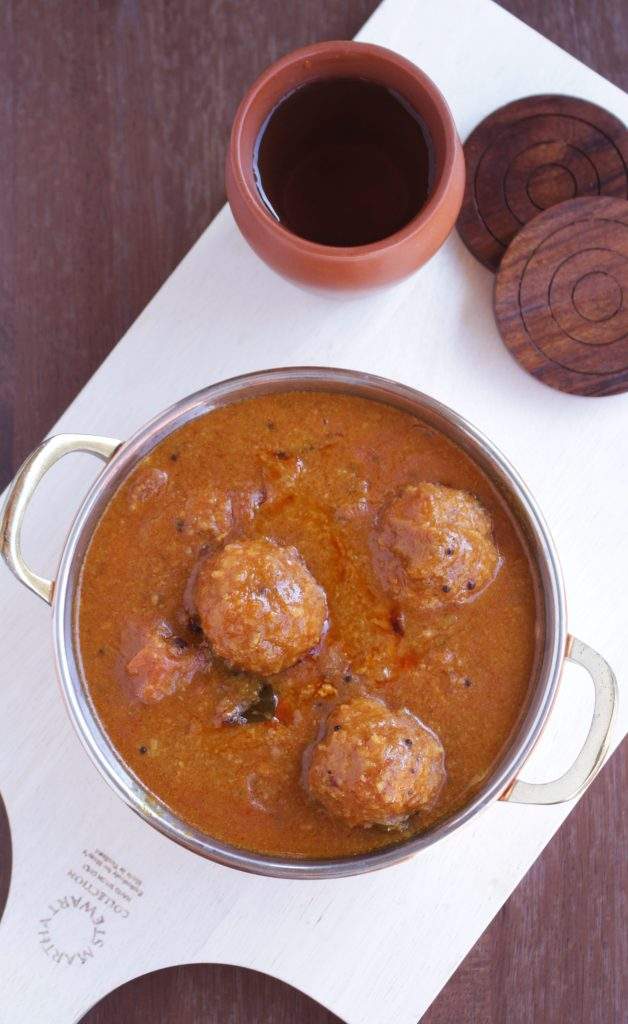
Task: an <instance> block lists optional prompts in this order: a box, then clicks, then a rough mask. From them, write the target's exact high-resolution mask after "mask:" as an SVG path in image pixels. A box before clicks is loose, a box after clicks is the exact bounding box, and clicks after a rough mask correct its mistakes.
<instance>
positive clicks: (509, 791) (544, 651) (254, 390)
mask: <svg viewBox="0 0 628 1024" xmlns="http://www.w3.org/2000/svg"><path fill="white" fill-rule="evenodd" d="M290 390H313V391H328V392H329V391H332V392H343V393H347V394H354V395H361V396H363V397H365V398H370V399H375V400H377V401H380V402H386V403H388V404H389V405H392V406H395V407H396V408H398V409H402V410H404V411H406V412H410V413H414V414H415V415H417V416H419V417H420V418H421V419H422V420H424V421H426V422H427V423H429V424H431V425H432V426H434V427H435V428H437V429H438V430H440V431H441V432H442V433H444V434H446V435H447V436H448V437H450V438H451V439H452V440H454V441H455V442H456V443H457V444H458V445H460V446H461V447H462V448H463V449H464V450H465V451H466V452H467V453H468V454H469V455H470V456H471V457H472V458H473V459H474V460H475V461H476V463H478V464H479V465H480V466H481V467H482V469H483V470H484V471H485V473H486V474H487V475H488V476H489V477H490V479H491V480H492V481H493V483H494V484H495V486H496V487H497V488H498V490H499V491H500V492H501V494H502V495H503V496H504V497H505V498H506V500H507V502H508V504H509V506H510V508H511V509H512V511H513V512H514V514H515V515H516V517H517V518H518V520H519V522H520V524H521V527H522V529H523V531H524V533H525V535H526V537H527V541H528V544H529V546H530V550H531V552H532V556H533V558H534V560H535V563H536V567H537V572H538V580H539V589H540V605H541V613H540V617H539V622H538V630H539V657H538V663H537V668H536V673H535V679H534V680H533V681H532V686H531V689H530V698H529V702H528V706H527V707H526V708H525V709H524V711H523V714H522V718H521V721H520V725H519V728H518V729H517V731H516V735H515V736H514V737H513V739H512V741H511V743H510V745H509V747H508V749H507V750H506V751H505V752H504V754H503V756H502V758H501V760H500V762H499V763H498V764H497V765H496V767H495V770H494V771H493V773H492V775H491V776H490V778H489V779H488V780H487V782H486V784H485V785H484V786H483V788H482V790H481V791H480V792H479V793H478V794H477V795H476V796H475V797H474V798H473V799H472V800H471V801H470V802H469V803H468V804H467V806H466V807H464V808H463V809H462V810H460V811H458V812H457V813H456V814H454V815H452V816H451V817H450V818H448V819H447V820H446V821H444V822H442V823H441V824H439V825H437V826H436V827H434V828H433V829H431V830H430V831H428V832H426V833H424V834H421V835H416V836H413V837H411V838H409V839H406V840H404V841H402V842H400V843H398V844H397V845H394V846H390V847H388V848H386V849H383V850H377V851H375V852H373V853H370V854H364V855H358V856H352V857H344V858H335V859H330V860H302V859H298V858H284V857H273V856H266V855H263V854H258V853H252V852H249V851H247V850H243V849H239V848H236V847H233V846H229V845H228V844H226V843H222V842H219V841H218V840H216V839H212V837H211V836H208V835H206V834H204V833H203V832H200V831H199V830H198V829H195V828H192V827H191V826H190V825H188V824H186V822H185V821H183V820H182V819H181V818H179V817H178V816H177V815H176V814H174V813H173V812H172V811H171V810H170V809H169V808H168V807H166V806H165V805H164V804H163V803H162V802H161V801H160V800H159V798H158V797H157V796H156V795H155V794H154V793H151V792H150V791H148V790H147V789H146V788H145V787H144V786H143V785H142V783H141V782H140V780H139V779H138V778H137V777H136V776H135V775H134V774H133V773H132V772H131V771H130V769H129V768H128V766H127V765H126V764H125V763H124V762H123V761H122V759H121V758H120V756H119V754H118V753H117V751H116V749H115V748H114V746H113V745H112V743H111V741H110V740H109V738H108V736H107V734H106V732H105V731H104V729H103V727H102V724H101V722H100V720H99V718H98V715H97V714H96V711H95V709H94V707H93V705H92V703H91V700H90V697H89V692H88V690H87V688H86V686H85V682H84V680H83V679H82V678H81V673H80V671H79V664H78V656H77V650H76V637H75V628H74V627H75V603H76V593H77V584H78V579H79V573H80V569H81V565H82V563H83V558H84V556H85V552H86V550H87V547H88V545H89V541H90V539H91V536H92V534H93V531H94V528H95V526H96V523H97V522H98V520H99V518H100V516H101V515H102V513H103V511H104V509H105V507H106V505H107V503H108V502H109V500H110V498H111V497H112V496H113V494H114V493H115V491H116V490H117V488H118V487H119V485H120V484H121V483H122V481H123V480H124V479H125V477H126V476H127V474H128V473H129V472H130V471H131V470H132V469H133V467H134V466H135V465H136V463H137V462H138V461H139V460H140V459H142V458H143V457H144V456H145V455H146V454H147V453H148V452H149V451H151V449H152V448H154V447H155V445H156V444H158V443H159V442H160V441H161V440H163V438H164V437H167V436H168V435H169V434H171V433H172V432H173V431H174V430H176V429H177V428H178V427H180V426H182V424H184V423H186V422H187V421H188V420H191V419H194V418H195V417H196V416H201V415H203V413H206V412H208V411H209V410H210V409H215V408H217V407H218V406H222V405H226V404H229V403H232V402H235V401H240V400H241V399H244V398H251V397H253V396H255V395H263V394H269V393H272V392H277V391H290ZM75 451H85V452H91V453H93V454H94V455H97V456H98V457H99V458H101V459H103V461H104V462H105V463H106V465H105V468H104V469H103V471H102V472H101V473H100V475H99V476H98V477H97V479H96V481H95V482H94V484H93V485H92V487H91V488H90V490H89V492H88V494H87V496H86V497H85V499H84V500H83V502H82V504H81V506H80V508H79V510H78V513H77V515H76V517H75V519H74V522H73V524H72V527H71V529H70V532H69V535H68V538H67V541H66V543H65V547H64V549H63V553H62V555H61V561H60V564H59V569H58V573H57V579H56V580H55V581H54V582H52V581H50V580H46V579H44V578H43V577H41V576H38V575H37V574H36V573H34V572H32V570H31V569H29V568H28V566H27V565H26V563H25V562H24V560H23V558H22V556H21V552H20V532H21V525H22V521H23V517H24V514H25V512H26V509H27V506H28V503H29V500H30V498H31V496H32V494H33V492H34V490H35V488H36V487H37V484H38V483H39V481H40V480H41V478H42V477H43V475H44V474H45V473H46V472H47V470H48V469H49V468H50V467H51V466H52V465H53V464H54V463H55V462H57V460H58V459H60V458H61V457H62V456H63V455H66V454H68V453H69V452H75ZM1 527H2V554H3V557H4V559H5V561H6V562H7V564H8V566H9V568H10V569H11V570H12V571H13V573H14V574H15V575H16V576H17V578H18V579H19V580H21V582H22V583H24V584H25V585H26V586H27V587H29V588H30V589H31V590H33V591H34V592H35V593H36V594H38V595H39V596H40V597H41V598H43V599H44V600H45V601H47V602H49V603H50V604H52V609H53V632H54V648H55V658H56V665H57V672H58V675H59V680H60V683H61V688H62V691H63V695H64V698H65V702H66V705H67V709H68V712H69V714H70V718H71V719H72V722H73V724H74V727H75V729H76V731H77V732H78V734H79V737H80V739H81V741H82V743H83V746H84V747H85V749H86V750H87V752H88V754H89V756H90V757H91V759H92V761H93V762H94V764H95V765H96V767H97V768H98V769H99V771H100V772H101V774H102V775H103V776H104V777H105V779H106V780H107V782H108V783H109V785H110V786H111V787H112V788H113V789H114V790H115V791H116V792H117V793H118V794H119V795H120V796H121V797H122V799H123V800H125V801H126V803H127V804H128V805H129V806H130V807H131V808H132V809H133V810H134V811H136V812H137V813H138V814H139V815H140V816H141V817H142V818H144V820H145V821H147V822H148V823H149V824H150V825H152V826H153V827H154V828H157V829H159V831H160V832H162V833H163V834H164V835H166V836H168V837H169V838H170V839H174V840H175V841H176V842H178V843H180V844H181V845H183V846H185V847H187V848H188V849H190V850H193V851H194V852H195V853H199V854H201V855H202V856H203V857H207V858H209V859H210V860H214V861H218V862H219V863H221V864H226V865H229V866H231V867H235V868H240V869H242V870H245V871H251V872H255V873H257V874H261V875H275V876H281V877H285V878H328V877H339V876H343V875H351V874H358V873H360V872H364V871H371V870H374V869H375V868H382V867H386V866H387V865H389V864H394V863H395V862H397V861H399V860H402V859H404V858H406V857H408V856H410V855H411V854H414V853H416V852H418V851H419V850H423V849H425V847H427V846H431V845H432V844H433V843H436V842H438V840H439V839H442V838H443V836H446V835H448V834H449V833H450V832H453V831H454V830H455V829H458V828H460V827H461V826H462V825H463V824H464V823H465V822H467V821H469V820H470V819H471V818H473V817H474V816H475V815H476V814H478V813H479V812H480V811H481V810H482V808H484V807H486V806H487V805H488V804H489V803H491V802H492V801H493V800H497V799H502V800H509V801H514V802H518V803H537V804H544V803H558V802H561V801H563V800H569V799H571V798H572V797H574V796H576V795H577V794H578V793H579V792H580V791H581V790H582V789H583V788H584V787H585V786H586V785H587V784H588V783H589V782H590V781H591V780H592V778H593V777H594V776H595V774H596V773H597V771H598V770H599V768H600V766H601V764H602V762H603V759H604V754H605V751H606V748H607V744H608V736H609V732H610V729H611V725H612V719H613V714H614V708H615V703H616V695H617V688H616V687H617V684H616V681H615V677H614V675H613V673H612V671H611V669H610V668H609V666H608V665H607V664H606V662H605V661H604V660H603V659H602V658H601V657H600V655H599V654H596V652H595V651H593V650H592V649H591V648H590V647H587V646H586V645H585V644H583V643H582V642H581V641H579V640H575V639H574V638H572V637H570V636H568V634H567V625H566V615H565V595H564V589H563V582H562V577H561V572H560V567H559V563H558V558H557V555H556V550H555V548H554V544H553V541H552V539H551V537H550V534H549V532H548V529H547V526H546V524H545V521H544V519H543V517H542V515H541V513H540V511H539V509H538V507H537V505H536V503H535V501H534V499H533V498H532V496H531V494H530V493H529V491H528V490H527V488H526V486H525V484H524V483H523V481H522V480H521V478H520V477H519V475H518V473H517V472H516V470H515V469H513V467H512V466H511V465H510V464H509V462H508V461H507V460H506V459H505V458H504V456H503V455H502V454H501V452H499V451H498V450H497V449H496V448H495V447H494V445H492V444H491V442H490V441H489V440H487V438H486V437H484V436H483V435H482V434H481V433H480V431H478V430H476V429H475V427H472V426H471V425H470V424H469V423H467V422H466V420H464V419H463V418H462V417H461V416H458V415H457V413H455V412H452V411H451V410H450V409H448V408H447V407H446V406H444V405H441V404H440V403H439V402H436V401H434V399H432V398H429V397H428V396H427V395H423V394H421V393H420V392H418V391H414V390H413V389H412V388H408V387H405V386H404V385H402V384H397V383H395V382H394V381H390V380H384V379H383V378H381V377H374V376H371V375H370V374H366V373H358V372H355V371H351V370H337V369H323V368H315V367H303V368H294V369H279V370H268V371H264V372H261V373H253V374H248V375H246V376H243V377H235V378H233V379H232V380H228V381H224V382H222V383H219V384H214V385H212V386H211V387H208V388H205V389H204V390H203V391H199V392H197V393H196V394H195V395H191V396H190V397H189V398H185V399H183V401H181V402H178V403H177V404H176V405H173V406H171V408H169V409H166V411H165V412H163V413H161V414H160V415H159V416H157V417H156V418H155V419H153V420H152V421H151V422H150V423H148V424H147V425H146V426H144V427H142V428H141V429H140V430H139V431H138V432H137V433H136V434H134V436H133V437H131V438H130V439H129V440H128V441H125V442H120V441H117V440H113V439H111V438H106V437H93V436H89V435H75V434H60V435H57V436H54V437H51V438H48V439H47V440H46V441H44V442H43V444H41V445H40V446H39V448H37V449H36V450H35V451H34V452H33V454H32V455H31V456H30V457H29V458H28V459H27V460H26V462H25V463H24V465H23V466H22V468H21V469H20V471H19V472H18V474H17V476H16V477H15V480H14V481H13V484H12V486H11V488H10V490H9V496H8V500H7V503H6V506H5V508H4V512H3V516H2V521H1ZM566 658H570V659H571V660H573V661H577V662H578V663H580V664H581V665H583V666H584V667H585V668H586V669H587V671H588V672H589V675H590V677H591V679H592V682H593V685H594V688H595V710H594V714H593V720H592V723H591V728H590V730H589V734H588V736H587V739H586V740H585V743H584V746H583V747H582V750H581V751H580V754H579V755H578V757H577V759H576V761H575V762H574V764H573V765H572V766H571V768H570V769H569V770H568V771H567V772H566V773H565V774H564V775H562V776H561V777H560V778H559V779H556V780H555V781H553V782H548V783H543V784H531V783H526V782H521V781H518V780H517V775H518V773H519V771H520V769H521V766H522V765H523V764H524V762H525V760H526V758H527V757H528V755H529V754H530V751H531V750H532V748H533V747H534V744H535V743H536V741H537V739H538V737H539V735H540V733H541V730H542V729H543V726H544V724H545V721H546V719H547V717H548V715H549V713H550V710H551V707H552V703H553V701H554V697H555V695H556V691H557V688H558V685H559V681H560V675H561V670H562V666H563V663H564V661H565V659H566Z"/></svg>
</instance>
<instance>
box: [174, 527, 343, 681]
mask: <svg viewBox="0 0 628 1024" xmlns="http://www.w3.org/2000/svg"><path fill="white" fill-rule="evenodd" d="M194 602H195V605H196V611H197V613H198V616H199V619H200V623H201V626H202V628H203V632H204V633H205V635H206V637H207V639H208V640H209V642H210V644H211V646H212V648H213V650H214V652H215V653H216V654H217V655H218V656H219V657H221V658H224V660H225V661H227V662H228V663H229V664H230V665H232V666H233V667H235V668H238V669H243V670H245V671H248V672H256V673H259V674H260V675H272V674H273V673H275V672H280V671H281V670H282V669H285V668H288V667H289V666H290V665H293V664H294V663H295V662H296V661H298V660H299V658H301V657H302V656H303V655H304V654H306V653H307V651H309V650H310V649H311V648H312V647H314V646H315V645H316V644H317V643H318V641H319V639H320V637H321V634H322V632H323V629H324V628H325V624H326V621H327V599H326V597H325V592H324V590H323V589H322V587H320V586H319V584H318V583H317V582H316V580H315V579H314V577H313V576H312V574H311V572H310V571H309V569H308V568H307V566H306V565H305V563H304V561H303V560H302V558H301V557H300V555H299V553H298V551H297V550H296V548H292V547H281V546H280V545H279V544H276V543H274V541H272V540H267V539H265V538H260V539H255V540H243V541H234V542H233V543H231V544H227V545H225V547H223V548H222V549H221V550H220V551H218V552H217V553H216V554H215V555H213V556H212V557H210V558H208V559H207V560H206V561H205V562H203V563H202V565H201V567H200V569H199V572H198V575H197V577H196V582H195V585H194Z"/></svg>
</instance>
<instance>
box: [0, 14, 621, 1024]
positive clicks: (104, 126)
mask: <svg viewBox="0 0 628 1024" xmlns="http://www.w3.org/2000/svg"><path fill="white" fill-rule="evenodd" d="M502 5H503V6H504V7H506V8H507V9H508V10H510V11H511V12H513V13H514V14H516V15H518V16H519V17H521V18H522V19H523V20H524V21H526V22H528V23H529V24H530V25H532V26H533V27H534V28H536V29H538V30H539V31H541V32H543V33H544V34H545V35H547V36H549V37H550V38H551V39H553V40H554V41H555V42H557V43H558V44H559V45H560V46H563V47H564V48H565V49H567V50H569V51H570V52H571V53H573V54H575V55H576V56H577V57H579V58H580V59H581V60H583V61H585V62H586V63H587V64H589V65H590V66H591V67H593V68H595V69H596V70H597V71H599V72H600V73H601V74H603V75H606V76H607V77H608V78H609V79H611V80H612V81H614V82H616V83H617V84H618V85H621V86H623V87H626V86H628V55H627V52H626V40H627V39H628V4H626V3H625V0H555V2H553V3H546V2H545V0H502ZM375 6H376V4H375V0H345V2H342V3H341V2H339V0H316V2H313V0H304V2H297V3H294V4H292V3H286V0H257V2H256V0H213V2H208V0H178V2H176V3H170V2H167V0H146V2H142V0H80V2H78V3H77V2H72V0H65V2H58V3H49V2H45V0H4V3H2V4H0V474H1V481H0V483H1V484H2V485H4V484H6V482H7V481H8V480H9V479H10V477H11V475H12V473H13V472H14V470H15V469H16V468H17V466H18V465H19V463H20V461H21V459H22V458H23V457H24V456H25V455H26V453H27V452H28V451H29V450H30V449H31V448H32V447H33V446H34V445H35V444H36V443H37V442H38V441H39V440H40V438H41V437H42V435H43V434H44V433H46V431H47V430H48V429H49V428H50V426H51V425H52V423H53V422H54V420H55V419H56V418H57V416H59V414H60V413H61V412H62V411H63V409H64V408H65V407H66V406H67V404H68V403H69V402H70V401H71V400H72V398H73V397H74V396H75V394H76V393H77V391H78V390H79V389H80V388H81V387H82V385H83V384H84V383H85V381H86V380H87V379H88V377H89V376H90V375H91V373H92V372H93V371H94V370H95V369H96V367H97V366H98V364H99V363H100V362H101V360H102V359H103V358H104V357H105V356H106V355H107V353H108V352H109V350H110V349H111V348H112V346H113V345H115V343H116V342H117V341H118V339H119V338H120V337H121V335H122V334H123V333H124V331H125V330H126V329H127V327H128V326H129V325H130V324H131V323H132V322H133V321H134V320H135V318H136V317H137V315H138V314H139V313H140V311H141V310H142V309H143V307H144V306H145V305H146V303H147V302H148V300H149V299H150V298H151V296H152V295H153V294H154V292H155V291H156V290H157V288H159V286H160V285H161V283H162V282H163V281H164V280H165V279H166V278H167V277H168V275H169V274H170V273H171V271H172V270H173V269H174V267H175V266H176V265H177V263H178V262H179V260H180V259H181V257H182V256H183V255H184V254H185V253H186V252H187V250H188V249H189V248H190V246H191V244H192V243H193V242H194V241H195V239H196V238H197V237H198V235H199V234H200V233H201V231H203V229H204V228H205V227H206V226H207V224H208V223H209V222H210V220H211V219H212V217H213V216H214V214H215V213H216V212H217V210H218V209H219V208H220V206H221V204H222V203H223V200H224V191H223V173H222V167H223V158H224V151H225V145H226V141H227V136H228V131H229V125H230V122H231V119H232V117H233V114H234V111H235V108H236V105H237V103H238V99H239V98H240V96H241V95H242V93H243V92H244V90H245V88H246V86H247V85H248V84H249V83H250V82H251V81H252V79H253V78H254V77H255V75H257V73H258V72H259V71H260V70H261V69H262V68H263V67H264V66H265V65H267V64H268V63H270V61H272V60H274V59H275V58H276V57H278V56H279V55H280V54H282V53H285V52H287V51H288V50H291V49H293V48H294V47H295V46H299V45H302V44H303V43H306V42H311V41H313V40H317V39H329V38H345V37H350V36H352V35H353V34H354V33H355V32H356V31H357V30H358V28H359V27H360V25H361V24H362V22H363V21H364V20H365V19H366V17H367V16H368V15H369V14H370V13H371V11H372V10H373V9H374V7H375ZM173 358H176V355H174V356H173ZM627 765H628V758H626V746H625V745H624V748H623V751H622V752H620V753H617V754H616V755H615V756H614V757H613V759H612V760H611V762H610V764H609V765H608V766H607V767H606V769H605V770H604V772H603V773H602V775H601V777H600V778H599V779H598V780H597V781H596V782H595V783H594V785H593V786H592V787H591V788H590V790H589V791H588V793H587V794H586V795H585V797H584V798H583V799H582V801H581V802H580V804H579V805H578V808H577V809H576V810H575V811H574V813H573V814H572V815H571V816H570V817H569V819H568V820H567V823H566V824H565V825H564V826H563V828H562V829H561V830H560V832H559V833H558V835H557V836H556V838H555V839H554V840H553V842H552V843H550V845H549V846H548V848H547V849H546V851H545V853H544V854H543V855H542V857H541V858H540V859H539V860H538V861H537V863H536V864H535V865H534V867H533V868H532V870H531V871H530V872H529V874H528V875H527V877H526V879H525V880H524V882H523V883H522V884H521V885H520V887H519V888H518V890H517V891H516V893H515V894H514V895H513V896H512V897H511V899H510V900H509V901H508V903H507V904H506V905H505V906H504V907H503V909H502V910H501V911H500V912H499V914H498V915H497V917H496V918H495V920H494V921H493V923H492V924H491V926H490V927H489V928H488V929H487V931H486V932H485V933H484V935H483V936H482V938H481V939H480V941H479V942H478V944H477V945H476V946H475V948H474V949H473V950H472V951H471V952H470V953H469V955H468V956H467V958H466V960H465V961H464V963H463V964H462V965H461V966H460V968H459V969H458V971H457V972H456V974H455V975H454V977H453V978H452V980H451V981H450V982H449V984H448V985H447V986H446V988H445V989H444V990H443V992H442V993H441V995H440V996H439V997H438V999H437V1000H436V1002H435V1003H434V1004H433V1006H432V1007H431V1009H430V1010H429V1011H428V1013H427V1014H426V1015H425V1016H424V1018H423V1024H506V1022H507V1024H563V1022H569V1024H619V1022H620V1021H621V1020H622V1019H625V1018H623V1017H622V1014H623V1013H624V1012H625V1008H626V1006H627V1005H628V985H627V979H626V964H628V950H627V948H626V930H625V921H626V892H627V889H628V885H627V881H628V880H627V877H626V861H627V857H626V842H625V841H626V804H625V799H624V797H623V794H624V793H625V792H626V788H627V784H628V778H627V772H626V767H627ZM0 786H1V780H0ZM1 818H2V815H0V819H1ZM0 864H1V866H2V869H3V870H2V872H0V874H1V880H0V907H1V906H3V905H4V896H5V893H6V887H7V884H8V878H9V875H10V842H9V839H8V829H7V826H6V822H3V821H0ZM3 887H4V888H3ZM420 969H421V968H420V957H419V956H417V971H419V970H420ZM40 1019H41V1021H42V1024H43V1022H44V1021H45V1019H46V1016H45V1011H42V1017H41V1018H40ZM146 1020H150V1021H159V1022H160V1024H175V1022H176V1024H201V1022H203V1024H218V1022H221V1024H222V1022H229V1024H245V1022H246V1024H249V1022H260V1024H288V1022H290V1024H294V1022H297V1021H298V1022H299V1024H323V1022H325V1024H333V1022H334V1021H337V1018H335V1017H333V1016H332V1015H331V1014H329V1013H327V1012H326V1011H325V1010H323V1009H322V1008H321V1007H320V1006H318V1005H317V1004H315V1003H313V1002H312V1001H311V1000H309V999H307V998H305V997H304V996H302V995H300V994H299V993H298V992H295V991H294V990H292V989H290V988H289V987H288V986H286V985H283V984H281V983H280V982H277V981H274V980H272V979H270V978H266V977H264V976H262V975H258V974H255V973H253V972H247V971H243V970H239V969H235V968H230V967H217V966H193V967H185V968H176V969H172V970H169V971H160V972H158V973H157V974H154V975H150V976H147V977H145V978H141V979H139V980H137V981H135V982H133V983H131V984H129V985H127V986H125V987H124V988H122V989H120V990H118V991H117V992H114V993H113V994H111V995H110V996H109V997H108V998H107V999H105V1000H104V1001H103V1002H102V1003H101V1004H99V1005H98V1006H97V1007H95V1008H94V1009H93V1010H92V1011H91V1012H90V1013H89V1014H88V1015H87V1017H85V1018H84V1022H83V1024H140V1022H141V1024H144V1022H145V1021H146ZM33 1024H39V1022H35V1021H34V1022H33ZM382 1024H393V1022H388V1021H382Z"/></svg>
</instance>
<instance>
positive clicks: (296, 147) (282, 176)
mask: <svg viewBox="0 0 628 1024" xmlns="http://www.w3.org/2000/svg"><path fill="white" fill-rule="evenodd" d="M433 163H434V160H433V149H432V144H431V140H430V138H429V135H428V133H427V130H426V128H425V126H424V125H423V123H422V121H421V119H420V118H419V116H418V115H417V114H416V113H415V111H413V110H412V108H411V107H410V106H409V105H408V104H407V103H406V102H405V101H404V100H403V99H402V98H401V97H400V96H398V95H397V94H396V93H395V92H393V91H392V90H390V89H387V88H386V87H384V86H382V85H378V84H377V83H376V82H371V81H367V80H366V79H361V78H327V79H320V80H317V81H314V82H309V83H307V84H306V85H303V86H300V87H299V88H298V89H295V90H294V92H292V93H290V94H289V95H288V96H286V97H285V98H284V99H283V100H282V101H281V102H280V103H279V104H278V105H277V106H276V107H275V109H274V110H273V111H272V112H271V114H270V116H269V117H268V118H267V120H266V121H265V123H264V124H263V125H262V128H261V130H260V132H259V135H258V138H257V143H256V146H255V153H254V172H255V179H256V182H257V187H258V190H259V193H260V196H261V197H262V200H263V201H264V204H265V205H266V207H267V208H268V210H269V211H270V213H271V214H272V215H273V217H275V218H276V219H277V220H278V221H279V223H280V224H282V225H283V226H284V227H285V228H287V229H288V230H289V231H291V232H293V233H294V234H296V235H299V236H300V237H301V238H305V239H309V240H310V241H313V242H319V243H321V244H322V245H332V246H356V245H367V244H368V243H370V242H378V241H380V240H381V239H383V238H386V237H387V236H388V235H392V234H394V232H396V231H399V229H400V228H402V227H403V226H404V225H405V224H407V223H408V222H409V221H411V220H412V219H413V218H414V217H415V216H416V214H417V213H418V212H419V210H420V209H421V207H422V206H423V205H424V204H425V202H426V201H427V198H428V196H429V194H430V189H431V186H432V181H433V174H434V168H433Z"/></svg>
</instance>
